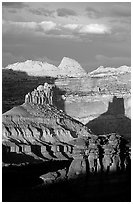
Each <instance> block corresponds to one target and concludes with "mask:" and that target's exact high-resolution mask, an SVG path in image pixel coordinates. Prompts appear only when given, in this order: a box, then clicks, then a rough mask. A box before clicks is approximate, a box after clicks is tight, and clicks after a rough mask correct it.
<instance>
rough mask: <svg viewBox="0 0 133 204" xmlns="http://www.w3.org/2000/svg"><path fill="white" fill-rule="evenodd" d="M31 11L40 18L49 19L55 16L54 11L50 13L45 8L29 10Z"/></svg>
mask: <svg viewBox="0 0 133 204" xmlns="http://www.w3.org/2000/svg"><path fill="white" fill-rule="evenodd" d="M29 11H30V12H31V13H33V14H35V15H38V16H41V15H42V16H45V17H49V16H53V14H54V11H53V10H52V11H50V10H48V9H45V8H38V9H29Z"/></svg>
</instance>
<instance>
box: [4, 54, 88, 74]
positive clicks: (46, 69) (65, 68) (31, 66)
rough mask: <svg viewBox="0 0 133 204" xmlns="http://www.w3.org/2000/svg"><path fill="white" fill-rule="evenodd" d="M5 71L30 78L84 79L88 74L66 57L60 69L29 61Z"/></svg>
mask: <svg viewBox="0 0 133 204" xmlns="http://www.w3.org/2000/svg"><path fill="white" fill-rule="evenodd" d="M4 69H12V70H14V71H22V72H26V73H27V74H28V75H29V76H41V77H42V76H43V77H44V76H50V77H59V78H60V77H83V76H85V75H86V72H85V71H84V69H83V68H82V67H81V65H80V64H79V63H78V62H77V61H76V60H73V59H70V58H67V57H64V58H63V59H62V61H61V63H60V65H59V66H58V67H56V66H54V65H52V64H49V63H47V62H41V61H32V60H27V61H25V62H17V63H14V64H11V65H8V66H7V67H5V68H4Z"/></svg>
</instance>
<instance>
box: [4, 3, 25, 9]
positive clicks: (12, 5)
mask: <svg viewBox="0 0 133 204" xmlns="http://www.w3.org/2000/svg"><path fill="white" fill-rule="evenodd" d="M2 6H3V7H6V8H17V9H22V8H25V7H28V5H27V4H25V3H22V2H2Z"/></svg>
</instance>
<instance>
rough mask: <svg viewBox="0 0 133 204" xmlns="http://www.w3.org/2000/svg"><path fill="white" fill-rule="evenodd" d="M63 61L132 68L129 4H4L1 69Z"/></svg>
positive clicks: (89, 68) (88, 67)
mask: <svg viewBox="0 0 133 204" xmlns="http://www.w3.org/2000/svg"><path fill="white" fill-rule="evenodd" d="M63 57H69V58H72V59H75V60H77V61H78V62H79V63H80V64H81V65H82V67H83V68H84V69H85V70H86V71H88V72H89V71H92V70H94V69H96V68H97V67H99V66H100V65H102V66H105V67H106V66H112V67H119V66H121V65H128V66H131V3H130V2H3V3H2V66H3V67H5V66H7V65H8V64H12V63H15V62H20V61H26V60H28V59H31V60H40V61H47V62H48V63H52V64H54V65H56V66H58V65H59V64H60V61H61V60H62V58H63Z"/></svg>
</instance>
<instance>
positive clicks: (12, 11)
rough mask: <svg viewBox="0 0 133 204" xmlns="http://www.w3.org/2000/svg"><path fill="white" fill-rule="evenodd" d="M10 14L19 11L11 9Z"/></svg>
mask: <svg viewBox="0 0 133 204" xmlns="http://www.w3.org/2000/svg"><path fill="white" fill-rule="evenodd" d="M8 12H10V13H17V10H15V9H11V10H10V9H9V10H8Z"/></svg>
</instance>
